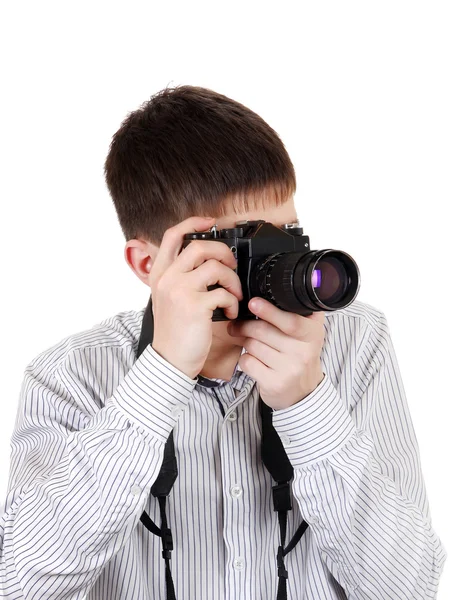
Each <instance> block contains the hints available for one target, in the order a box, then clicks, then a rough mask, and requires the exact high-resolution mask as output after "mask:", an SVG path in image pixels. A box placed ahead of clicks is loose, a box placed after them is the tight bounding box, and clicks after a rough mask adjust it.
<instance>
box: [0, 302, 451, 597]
mask: <svg viewBox="0 0 473 600" xmlns="http://www.w3.org/2000/svg"><path fill="white" fill-rule="evenodd" d="M143 314H144V309H143V310H141V311H135V310H130V311H125V312H121V313H118V314H116V315H115V316H112V317H110V318H108V319H106V320H104V321H103V322H101V323H100V324H98V325H95V326H94V327H92V328H90V329H88V330H86V331H83V332H80V333H77V334H75V335H72V336H70V337H67V338H64V339H63V340H62V341H60V342H58V343H57V344H56V345H54V346H53V347H51V348H49V349H47V350H45V351H44V352H42V353H41V354H39V355H38V356H37V357H36V358H34V359H33V360H32V361H31V362H30V363H29V364H28V365H27V367H26V370H25V374H24V380H23V384H22V387H21V393H20V398H19V406H18V412H17V418H16V422H15V426H14V431H13V435H12V439H11V465H10V477H9V482H8V490H7V496H6V499H5V502H4V506H3V507H2V508H3V509H2V511H1V513H0V514H1V521H0V550H1V557H0V559H1V564H0V598H8V599H10V600H16V599H26V600H46V599H48V600H49V599H57V600H80V599H82V598H84V597H87V599H89V600H155V599H160V600H161V599H162V600H165V598H166V587H165V579H164V572H165V569H164V567H165V563H164V560H163V559H162V556H161V550H162V546H161V538H159V537H157V536H155V535H153V534H152V533H151V532H149V531H148V530H147V529H146V528H145V527H144V526H143V524H142V523H141V521H140V516H141V514H142V512H143V511H144V510H145V511H146V512H147V513H148V514H149V516H150V517H151V519H152V520H153V521H154V522H155V523H156V524H157V525H158V527H159V526H160V524H161V521H160V511H159V503H158V501H157V499H156V498H155V497H154V496H152V495H151V494H150V488H151V486H152V484H153V483H154V482H155V480H156V477H157V475H158V473H159V470H160V466H161V463H162V459H163V452H164V445H165V442H166V441H167V439H168V437H169V435H170V433H171V431H172V430H174V444H175V451H176V458H177V463H178V473H179V474H178V477H177V479H176V482H175V483H174V486H173V488H172V491H171V494H170V495H169V497H168V501H167V504H166V514H167V518H168V523H169V527H170V528H171V531H172V534H173V542H174V549H173V551H172V553H171V562H170V565H171V573H172V577H173V581H174V586H175V590H176V598H177V600H276V591H277V585H278V575H277V562H276V554H277V548H278V545H279V543H280V537H279V536H280V531H279V523H278V518H277V513H276V512H275V511H274V510H273V504H272V485H273V484H274V481H273V480H272V478H271V476H270V475H269V473H268V471H267V470H266V468H265V467H264V465H263V463H262V461H261V455H260V442H261V417H260V414H259V410H258V393H257V387H256V382H255V380H254V379H252V378H251V377H249V376H248V375H247V374H246V373H245V372H243V371H242V370H241V369H240V367H239V364H237V365H236V366H235V370H234V373H233V376H232V378H231V380H230V381H226V380H224V379H219V378H213V379H212V380H213V381H215V382H216V383H217V384H218V385H217V386H216V387H213V388H212V389H210V388H208V387H205V386H204V385H202V383H199V381H198V378H195V379H191V378H189V377H188V376H187V375H186V374H185V373H183V372H182V371H180V370H179V369H178V368H176V367H175V366H173V365H172V364H170V363H169V362H168V361H166V360H165V359H164V358H163V357H161V355H159V354H158V353H157V352H156V351H155V350H154V349H153V347H152V346H151V344H149V345H148V346H147V347H146V348H145V350H144V351H143V353H142V354H141V355H140V357H139V358H138V359H136V351H137V346H138V339H139V334H140V329H141V324H142V320H143ZM324 327H325V341H324V346H323V350H322V355H321V364H322V368H323V372H324V374H325V376H324V379H323V380H322V382H321V383H320V384H319V385H318V386H317V388H316V389H315V390H314V391H312V392H311V393H310V394H309V395H308V396H306V397H305V398H303V399H302V400H301V401H300V402H298V403H297V404H295V405H293V406H291V407H289V408H286V409H280V410H276V411H274V413H273V415H272V418H273V426H274V428H275V429H276V431H277V433H278V434H279V436H280V438H281V441H282V443H283V445H284V448H285V451H286V453H287V455H288V458H289V460H290V461H291V463H292V465H293V467H294V477H293V479H292V481H291V494H292V499H293V501H292V506H293V508H292V510H290V511H289V512H288V525H287V535H286V545H287V543H288V541H289V540H290V539H291V538H292V536H293V535H294V533H295V531H296V530H297V528H298V527H299V525H300V523H301V522H302V520H305V521H306V522H307V523H308V524H309V527H308V529H307V531H306V532H305V534H304V535H303V536H302V538H301V540H300V541H299V543H298V544H297V545H296V547H295V548H294V549H293V550H292V551H291V552H290V553H289V554H287V556H286V557H285V566H286V569H287V570H288V574H289V578H288V580H287V598H288V600H329V599H330V600H335V599H337V600H342V599H346V598H347V597H349V598H350V599H353V600H368V599H369V600H388V599H393V600H394V599H396V600H409V599H414V598H415V599H418V600H420V599H426V598H436V595H437V588H438V585H439V578H440V575H441V572H442V568H443V565H444V562H445V559H446V551H445V548H444V546H443V545H442V543H441V541H440V539H439V537H438V535H437V534H436V532H435V531H434V529H433V528H432V524H431V516H430V510H429V504H428V499H427V495H426V489H425V484H424V480H423V476H422V470H421V464H420V456H419V448H418V444H417V440H416V435H415V433H414V428H413V424H412V420H411V416H410V413H409V408H408V404H407V400H406V395H405V391H404V388H403V384H402V380H401V375H400V372H399V367H398V363H397V359H396V355H395V351H394V349H393V344H392V340H391V336H390V332H389V328H388V324H387V321H386V317H385V315H384V313H383V312H381V311H380V310H378V309H376V308H374V307H372V306H370V305H369V304H366V303H362V302H360V301H358V300H355V301H354V302H353V303H352V304H351V305H350V306H348V307H346V308H345V309H342V310H338V311H335V312H326V313H325V320H324ZM176 343H177V342H176ZM214 391H215V392H216V395H215V394H214V393H213V392H214Z"/></svg>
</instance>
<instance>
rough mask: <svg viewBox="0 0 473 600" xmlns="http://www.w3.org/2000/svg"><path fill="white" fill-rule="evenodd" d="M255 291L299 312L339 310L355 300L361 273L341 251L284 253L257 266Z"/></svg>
mask: <svg viewBox="0 0 473 600" xmlns="http://www.w3.org/2000/svg"><path fill="white" fill-rule="evenodd" d="M254 282H255V287H256V289H255V293H254V294H253V295H261V296H262V297H263V298H266V299H268V300H269V301H271V302H273V303H275V304H276V305H277V306H279V307H281V308H283V309H285V310H289V311H291V312H297V313H299V314H304V313H307V314H308V313H309V312H313V311H316V310H328V311H330V310H338V309H341V308H345V307H346V306H348V305H349V304H351V303H352V302H353V300H354V299H355V297H356V295H357V294H358V290H359V286H360V273H359V270H358V266H357V264H356V263H355V261H354V260H353V258H352V257H351V256H350V255H349V254H347V253H346V252H342V251H341V250H312V251H309V252H283V253H280V254H274V255H271V256H268V257H266V258H265V259H264V260H263V261H261V263H260V264H259V265H258V266H257V267H256V269H255V278H254Z"/></svg>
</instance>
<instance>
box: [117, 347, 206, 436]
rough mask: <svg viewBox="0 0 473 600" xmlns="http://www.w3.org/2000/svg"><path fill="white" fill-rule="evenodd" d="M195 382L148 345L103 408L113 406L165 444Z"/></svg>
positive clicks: (195, 380)
mask: <svg viewBox="0 0 473 600" xmlns="http://www.w3.org/2000/svg"><path fill="white" fill-rule="evenodd" d="M197 381H198V379H197V378H195V379H191V378H190V377H189V376H188V375H186V374H185V373H183V372H182V371H181V370H180V369H178V368H177V367H175V366H174V365H172V364H171V363H170V362H168V361H167V360H166V359H165V358H163V357H162V356H161V355H160V354H158V352H156V350H155V349H154V348H153V346H152V345H151V344H148V345H147V346H146V348H145V349H144V350H143V352H142V353H141V354H140V356H139V357H138V358H137V359H136V361H135V363H134V364H133V366H132V367H131V369H130V370H129V371H128V373H127V374H126V375H125V377H124V378H123V379H122V381H121V382H120V385H119V386H118V387H117V388H116V390H115V392H114V394H113V396H111V398H110V400H109V401H108V402H106V404H109V403H112V404H115V406H116V407H117V408H118V409H119V410H120V411H121V412H122V413H124V414H125V415H126V416H127V417H128V418H129V419H130V420H131V421H132V422H134V424H135V425H138V426H139V427H142V428H143V429H144V430H145V431H146V433H151V434H152V435H153V436H154V437H158V438H159V439H160V440H161V441H162V442H166V441H167V439H168V437H169V435H170V433H171V431H172V429H173V428H174V426H175V425H176V421H177V418H178V417H179V414H180V413H181V412H182V410H183V409H184V408H186V407H187V405H188V403H189V399H190V397H191V396H192V392H193V390H194V387H195V386H196V384H197Z"/></svg>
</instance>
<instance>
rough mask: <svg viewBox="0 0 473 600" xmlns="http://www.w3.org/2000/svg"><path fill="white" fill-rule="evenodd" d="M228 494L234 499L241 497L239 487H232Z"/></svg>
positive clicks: (241, 491)
mask: <svg viewBox="0 0 473 600" xmlns="http://www.w3.org/2000/svg"><path fill="white" fill-rule="evenodd" d="M230 493H231V495H232V496H233V497H234V498H239V497H240V496H241V495H242V493H243V490H242V489H241V487H240V486H239V485H234V486H233V487H232V489H231V490H230Z"/></svg>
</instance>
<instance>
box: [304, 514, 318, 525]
mask: <svg viewBox="0 0 473 600" xmlns="http://www.w3.org/2000/svg"><path fill="white" fill-rule="evenodd" d="M307 521H308V523H314V524H316V523H318V522H319V517H317V516H315V515H310V516H309V517H307Z"/></svg>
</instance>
